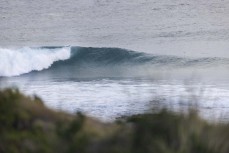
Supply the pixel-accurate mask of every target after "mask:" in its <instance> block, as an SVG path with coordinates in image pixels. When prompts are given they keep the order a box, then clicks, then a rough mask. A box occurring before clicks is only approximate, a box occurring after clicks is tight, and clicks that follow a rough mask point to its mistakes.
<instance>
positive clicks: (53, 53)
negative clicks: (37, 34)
mask: <svg viewBox="0 0 229 153" xmlns="http://www.w3.org/2000/svg"><path fill="white" fill-rule="evenodd" d="M70 55H71V49H70V48H69V47H63V48H53V49H48V48H29V47H24V48H21V49H0V76H17V75H21V74H24V73H29V72H31V71H41V70H44V69H47V68H49V67H50V66H51V65H52V64H53V63H54V62H56V61H61V60H66V59H68V58H70Z"/></svg>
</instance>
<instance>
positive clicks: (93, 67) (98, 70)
mask: <svg viewBox="0 0 229 153" xmlns="http://www.w3.org/2000/svg"><path fill="white" fill-rule="evenodd" d="M225 65H226V66H228V65H229V60H228V59H223V58H195V59H191V58H182V57H176V56H165V55H161V56H160V55H153V54H146V53H142V52H135V51H130V50H125V49H120V48H91V47H40V48H29V47H25V48H21V49H14V50H13V49H0V76H18V75H21V74H26V73H29V72H30V73H29V74H33V75H34V74H35V75H40V74H41V75H43V74H44V75H49V76H50V75H52V76H55V77H63V76H68V77H93V76H105V77H114V76H142V75H151V74H152V72H154V71H159V70H164V71H170V70H172V69H187V68H199V69H206V68H212V67H216V66H225Z"/></svg>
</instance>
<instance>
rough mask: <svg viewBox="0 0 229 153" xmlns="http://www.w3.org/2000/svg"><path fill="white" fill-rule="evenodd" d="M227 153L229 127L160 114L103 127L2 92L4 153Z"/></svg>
mask: <svg viewBox="0 0 229 153" xmlns="http://www.w3.org/2000/svg"><path fill="white" fill-rule="evenodd" d="M148 152H149V153H151V152H152V153H228V152H229V125H228V124H225V123H214V124H213V123H208V122H207V121H204V120H203V119H201V118H200V117H198V115H197V114H196V113H195V112H194V111H190V113H189V114H188V115H184V114H182V113H180V114H178V113H173V112H170V111H167V110H161V111H160V112H158V113H149V114H142V115H134V116H131V117H126V118H124V119H120V120H118V121H116V122H115V123H102V122H99V121H96V120H94V119H91V118H88V117H86V116H84V115H82V114H80V113H78V114H76V115H70V114H67V113H63V112H56V111H53V110H50V109H48V108H46V107H45V106H44V104H43V102H42V101H41V100H40V99H39V98H38V97H33V98H31V97H26V96H24V95H22V94H21V93H20V92H19V91H18V90H12V89H6V90H4V91H0V153H148Z"/></svg>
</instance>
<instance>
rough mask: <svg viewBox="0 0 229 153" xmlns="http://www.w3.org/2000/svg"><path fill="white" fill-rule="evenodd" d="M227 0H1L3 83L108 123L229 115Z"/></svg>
mask: <svg viewBox="0 0 229 153" xmlns="http://www.w3.org/2000/svg"><path fill="white" fill-rule="evenodd" d="M228 14H229V1H217V0H211V1H203V0H189V1H188V0H161V1H156V0H141V1H133V0H125V1H123V0H115V1H114V0H112V1H111V0H65V1H61V0H52V1H51V0H47V1H41V0H38V1H30V0H2V1H0V20H1V22H0V33H1V34H0V87H1V88H6V87H16V88H19V89H20V90H21V91H23V92H24V93H26V94H28V95H34V94H36V95H38V96H40V97H41V98H42V99H43V100H44V101H45V104H46V105H47V106H49V107H51V108H54V109H58V110H62V111H68V112H71V113H74V112H76V111H82V112H84V113H86V114H88V115H90V116H92V117H95V118H99V119H102V120H104V121H110V120H114V119H115V118H117V117H120V116H123V115H131V114H136V113H143V112H145V111H149V110H150V109H156V110H158V109H160V108H162V107H167V108H170V109H174V110H186V109H188V108H189V107H190V106H193V105H194V106H195V105H198V108H199V111H200V114H201V115H202V116H203V117H205V118H206V119H211V120H214V119H219V118H220V119H222V120H228V119H229V117H228V116H229V71H228V69H229V19H228Z"/></svg>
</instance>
